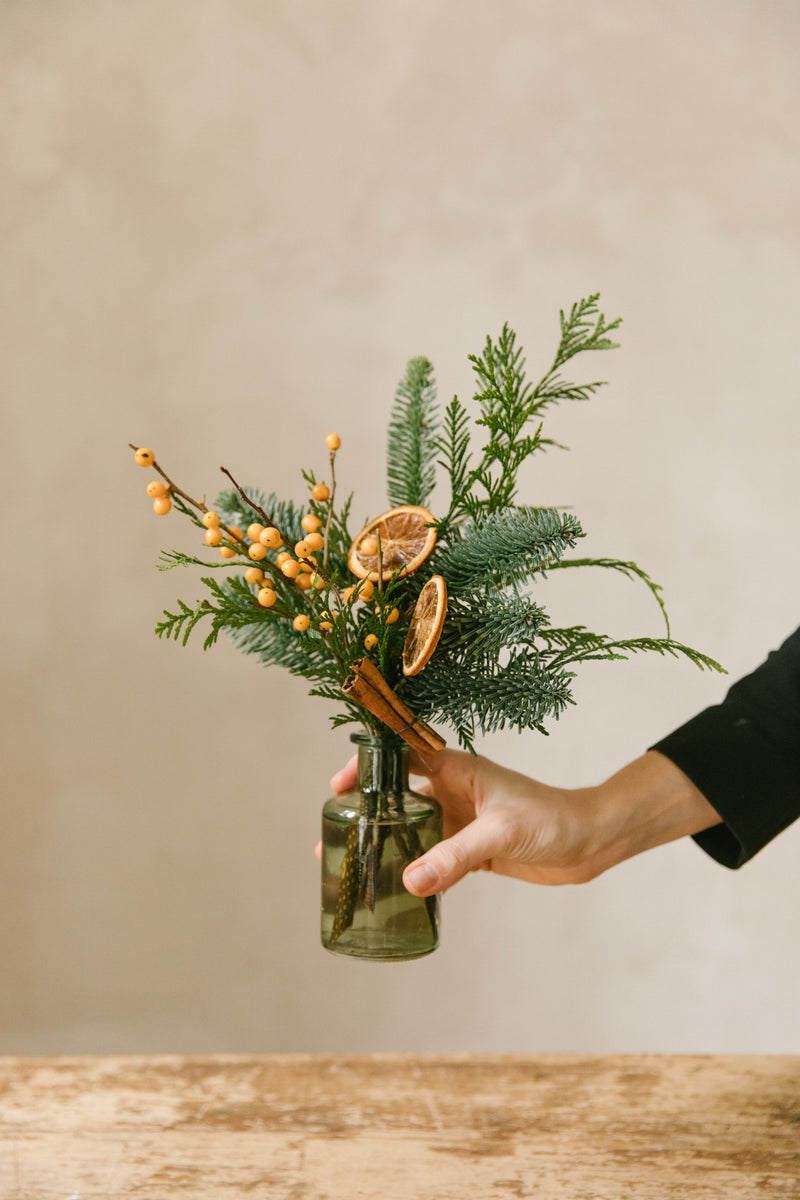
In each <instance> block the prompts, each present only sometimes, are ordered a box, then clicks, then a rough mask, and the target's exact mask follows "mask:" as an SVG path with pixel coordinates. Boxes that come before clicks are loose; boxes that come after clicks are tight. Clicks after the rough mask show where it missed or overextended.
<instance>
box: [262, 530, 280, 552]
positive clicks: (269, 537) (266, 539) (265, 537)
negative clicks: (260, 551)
mask: <svg viewBox="0 0 800 1200" xmlns="http://www.w3.org/2000/svg"><path fill="white" fill-rule="evenodd" d="M258 540H259V541H260V542H261V545H262V546H266V547H267V549H268V550H277V549H278V546H280V544H281V542H282V541H283V538H282V537H281V535H280V534H279V533H278V531H277V529H276V528H275V526H274V525H268V526H267V528H266V529H262V530H261V533H260V534H259V535H258Z"/></svg>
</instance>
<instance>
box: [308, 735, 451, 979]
mask: <svg viewBox="0 0 800 1200" xmlns="http://www.w3.org/2000/svg"><path fill="white" fill-rule="evenodd" d="M351 741H353V742H355V743H356V745H357V746H358V784H357V790H356V791H355V792H351V793H350V794H349V795H347V796H338V797H335V798H334V799H332V800H328V802H327V803H326V804H325V806H324V808H323V810H322V944H323V946H324V947H325V949H326V950H330V951H331V952H332V953H333V954H347V955H350V956H351V957H354V958H364V959H371V960H373V961H374V962H388V961H393V962H399V961H403V960H405V959H411V958H421V957H422V956H423V955H424V954H430V953H431V951H432V950H435V949H436V947H437V945H438V943H439V904H440V902H439V897H438V896H428V897H426V898H424V899H421V898H420V897H419V896H412V895H411V893H410V892H407V891H406V889H405V888H404V886H403V879H402V876H403V871H404V870H405V869H406V867H407V866H408V864H409V863H410V862H413V861H414V859H416V858H419V856H420V855H421V854H424V853H425V852H426V851H427V850H430V848H431V846H433V845H435V844H436V842H438V841H440V840H441V837H442V810H441V807H440V806H439V804H438V803H437V801H436V800H433V799H431V797H429V796H421V795H419V794H418V793H417V792H412V791H411V790H410V788H409V786H408V746H407V745H406V744H405V742H403V741H401V740H400V739H399V738H396V737H390V736H388V735H387V736H385V737H384V736H381V737H378V736H372V735H369V734H353V735H352V737H351Z"/></svg>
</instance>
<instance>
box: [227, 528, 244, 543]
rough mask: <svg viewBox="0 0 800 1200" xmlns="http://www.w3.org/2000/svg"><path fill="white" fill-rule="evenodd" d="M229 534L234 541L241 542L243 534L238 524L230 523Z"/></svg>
mask: <svg viewBox="0 0 800 1200" xmlns="http://www.w3.org/2000/svg"><path fill="white" fill-rule="evenodd" d="M230 534H231V537H232V538H233V540H234V541H235V542H243V541H244V534H243V533H242V531H241V529H240V528H239V526H238V525H231V527H230Z"/></svg>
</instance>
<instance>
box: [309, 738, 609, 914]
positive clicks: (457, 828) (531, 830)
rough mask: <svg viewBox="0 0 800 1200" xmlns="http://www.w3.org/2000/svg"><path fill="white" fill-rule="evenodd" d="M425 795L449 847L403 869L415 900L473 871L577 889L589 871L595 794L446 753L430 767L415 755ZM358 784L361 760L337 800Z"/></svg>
mask: <svg viewBox="0 0 800 1200" xmlns="http://www.w3.org/2000/svg"><path fill="white" fill-rule="evenodd" d="M410 770H411V773H412V774H414V775H424V776H426V777H427V782H426V783H425V784H423V785H422V786H421V787H419V788H418V790H419V791H422V792H425V793H426V794H429V795H431V796H433V797H434V798H435V799H436V800H438V802H439V803H440V804H441V806H442V811H443V817H444V839H445V840H444V841H442V842H440V843H439V844H438V845H436V846H434V847H433V848H432V849H431V850H429V851H428V853H427V854H425V855H423V856H422V858H419V859H417V860H416V861H415V862H414V863H411V864H410V865H409V866H408V867H407V868H406V870H405V872H404V875H403V882H404V884H405V886H406V888H407V889H408V891H410V892H412V893H413V894H414V895H418V896H428V895H432V894H433V893H435V892H441V891H445V890H446V889H447V888H449V887H451V886H452V885H453V884H454V883H456V882H457V881H458V880H459V879H461V878H462V877H463V876H464V875H466V874H467V873H468V872H469V871H475V870H479V869H483V870H491V871H494V872H496V873H497V874H499V875H508V876H512V877H514V878H517V879H525V880H529V881H530V882H532V883H542V884H562V883H578V882H583V881H584V880H585V879H589V878H592V875H591V874H589V873H587V871H586V868H585V866H584V865H583V858H584V852H585V849H586V844H587V830H588V822H587V820H586V817H587V807H588V803H589V799H590V793H589V789H586V790H585V791H580V792H578V791H570V790H568V789H564V788H555V787H549V786H547V785H546V784H543V783H539V782H537V781H536V780H533V779H529V778H528V777H527V776H525V775H521V774H519V773H518V772H516V771H511V770H509V769H508V768H506V767H501V766H499V765H498V764H497V763H494V762H491V761H490V760H489V759H487V758H483V757H480V756H478V757H476V756H474V755H472V754H467V753H465V752H461V751H455V750H443V751H441V752H440V753H439V754H437V755H435V756H434V757H433V758H432V759H431V760H430V761H429V762H423V761H422V760H421V759H420V758H419V757H418V756H415V755H412V756H411V761H410ZM355 785H356V758H355V757H354V758H352V759H351V760H350V762H348V763H347V765H346V766H345V767H344V768H343V769H342V770H341V771H339V772H338V774H336V775H335V776H334V777H333V779H332V780H331V786H332V788H333V789H334V791H335V792H337V793H343V792H347V791H350V790H352V789H353V788H354V787H355Z"/></svg>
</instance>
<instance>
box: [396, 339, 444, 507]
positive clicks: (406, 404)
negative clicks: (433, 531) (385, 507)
mask: <svg viewBox="0 0 800 1200" xmlns="http://www.w3.org/2000/svg"><path fill="white" fill-rule="evenodd" d="M436 426H437V419H436V386H435V384H434V381H433V365H432V363H430V362H429V361H428V359H427V358H412V359H410V361H409V363H408V366H407V367H406V373H405V376H404V377H403V379H401V381H400V383H399V384H398V385H397V391H396V393H395V401H394V406H393V408H392V411H391V415H390V418H389V432H388V444H387V492H388V497H389V504H390V505H391V506H392V507H393V508H395V507H398V506H400V505H402V504H421V505H423V506H427V504H428V502H429V498H430V494H431V492H432V491H433V488H434V485H435V483H436V470H435V456H436V446H437V440H436Z"/></svg>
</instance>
